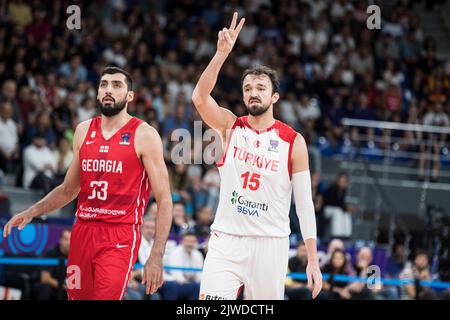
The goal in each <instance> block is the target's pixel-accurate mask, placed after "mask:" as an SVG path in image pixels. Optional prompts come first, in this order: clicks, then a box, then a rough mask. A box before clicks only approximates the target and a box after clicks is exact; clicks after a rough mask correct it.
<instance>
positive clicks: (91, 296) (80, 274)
mask: <svg viewBox="0 0 450 320" xmlns="http://www.w3.org/2000/svg"><path fill="white" fill-rule="evenodd" d="M140 244H141V232H140V228H139V226H138V225H131V224H118V225H114V224H110V223H104V222H82V221H77V222H76V223H75V225H74V227H73V230H72V234H71V237H70V250H69V259H68V262H67V275H66V285H67V293H68V298H69V300H122V299H123V296H124V294H125V291H126V289H127V286H128V280H129V277H130V275H131V271H132V270H133V268H134V264H135V263H136V259H137V256H138V251H139V246H140Z"/></svg>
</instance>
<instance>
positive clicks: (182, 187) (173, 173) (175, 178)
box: [169, 163, 192, 215]
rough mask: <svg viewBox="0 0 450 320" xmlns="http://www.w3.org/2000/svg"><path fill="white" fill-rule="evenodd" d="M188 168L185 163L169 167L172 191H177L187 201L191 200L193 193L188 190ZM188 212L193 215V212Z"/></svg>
mask: <svg viewBox="0 0 450 320" xmlns="http://www.w3.org/2000/svg"><path fill="white" fill-rule="evenodd" d="M187 168H188V166H187V165H186V164H184V163H178V164H175V166H173V167H169V179H170V185H171V187H172V192H173V193H177V194H178V195H179V196H180V197H181V198H182V199H183V201H184V202H185V203H189V202H190V201H191V195H190V194H189V193H188V192H187V191H186V187H187V183H188V177H187ZM188 214H189V215H192V212H188Z"/></svg>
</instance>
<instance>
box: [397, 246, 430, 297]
mask: <svg viewBox="0 0 450 320" xmlns="http://www.w3.org/2000/svg"><path fill="white" fill-rule="evenodd" d="M399 278H400V279H402V280H413V281H414V283H412V284H407V285H404V286H402V296H401V298H402V299H413V300H434V299H437V294H436V292H435V291H434V290H433V289H432V288H430V287H425V286H422V285H421V284H420V281H432V280H434V279H433V278H432V274H431V270H430V265H429V257H428V253H427V252H426V251H424V250H420V249H419V250H417V251H416V252H415V254H414V260H413V261H412V262H407V263H406V265H405V268H404V269H403V270H402V272H400V275H399Z"/></svg>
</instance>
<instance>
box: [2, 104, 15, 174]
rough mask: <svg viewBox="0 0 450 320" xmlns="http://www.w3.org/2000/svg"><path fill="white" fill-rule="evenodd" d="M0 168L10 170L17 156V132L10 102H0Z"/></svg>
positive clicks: (5, 170)
mask: <svg viewBox="0 0 450 320" xmlns="http://www.w3.org/2000/svg"><path fill="white" fill-rule="evenodd" d="M0 137H1V139H0V169H1V170H3V171H4V172H12V171H13V168H14V162H15V161H17V160H18V158H19V154H18V152H19V132H18V128H17V124H16V122H15V121H14V120H13V119H12V106H11V103H10V102H7V101H3V102H0Z"/></svg>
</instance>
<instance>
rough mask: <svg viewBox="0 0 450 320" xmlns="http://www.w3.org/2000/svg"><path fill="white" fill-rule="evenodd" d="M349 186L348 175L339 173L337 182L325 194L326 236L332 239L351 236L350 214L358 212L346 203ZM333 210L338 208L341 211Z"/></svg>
mask: <svg viewBox="0 0 450 320" xmlns="http://www.w3.org/2000/svg"><path fill="white" fill-rule="evenodd" d="M348 186H349V179H348V175H347V174H346V173H339V174H338V176H337V179H336V182H335V183H334V184H333V185H331V186H330V187H328V188H327V189H326V190H325V192H324V194H323V207H324V216H325V218H326V219H325V230H326V232H325V234H326V235H329V236H332V237H349V236H350V235H351V217H350V214H352V213H354V212H356V207H355V206H353V205H351V204H347V203H346V195H347V189H348ZM327 207H328V208H327ZM333 208H337V209H339V211H338V210H335V209H333ZM349 228H350V229H349Z"/></svg>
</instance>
